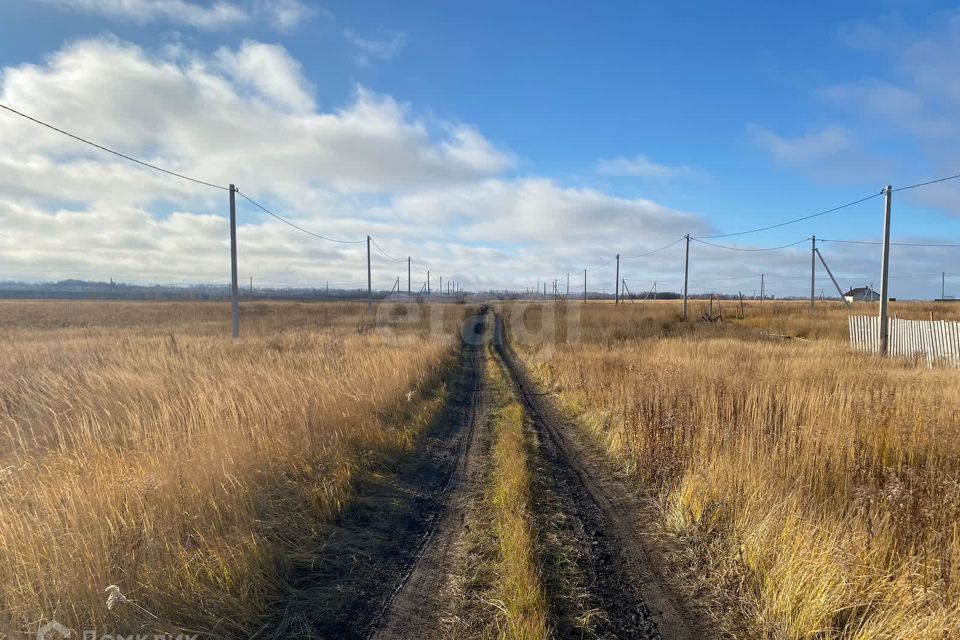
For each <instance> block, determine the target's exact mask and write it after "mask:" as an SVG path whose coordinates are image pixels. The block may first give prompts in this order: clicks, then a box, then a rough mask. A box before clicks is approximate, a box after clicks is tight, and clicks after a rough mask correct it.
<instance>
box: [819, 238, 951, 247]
mask: <svg viewBox="0 0 960 640" xmlns="http://www.w3.org/2000/svg"><path fill="white" fill-rule="evenodd" d="M817 240H818V242H839V243H841V244H870V245H882V244H883V242H882V241H880V240H834V239H832V238H818V239H817ZM890 246H891V247H960V244H946V243H923V242H891V243H890Z"/></svg>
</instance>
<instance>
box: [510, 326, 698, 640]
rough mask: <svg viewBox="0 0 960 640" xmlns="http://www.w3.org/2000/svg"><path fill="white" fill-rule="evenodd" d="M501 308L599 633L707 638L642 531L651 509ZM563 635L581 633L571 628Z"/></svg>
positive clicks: (518, 379) (513, 370)
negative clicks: (616, 472)
mask: <svg viewBox="0 0 960 640" xmlns="http://www.w3.org/2000/svg"><path fill="white" fill-rule="evenodd" d="M504 334H505V332H504V327H503V321H502V318H501V316H500V314H499V313H497V314H495V317H494V337H493V341H494V348H495V350H496V352H497V354H498V355H499V356H500V358H501V360H502V361H503V363H504V365H505V366H506V369H507V371H508V372H509V373H510V376H511V378H512V380H513V383H514V384H515V385H516V387H517V390H518V392H519V396H520V397H521V399H522V401H523V404H524V406H525V408H526V410H527V412H528V415H529V416H530V418H531V420H532V422H533V424H534V427H535V429H536V431H537V432H538V434H539V436H540V460H539V461H538V464H539V465H541V466H542V468H543V470H544V471H543V473H544V474H545V475H546V476H547V477H546V479H545V480H546V481H547V482H549V483H550V484H551V489H552V491H553V492H555V493H556V494H558V499H559V503H560V504H562V505H563V508H564V510H565V511H566V513H565V515H566V516H569V518H568V521H569V523H568V525H567V528H568V532H567V533H568V534H569V536H570V537H572V538H573V539H576V540H578V542H579V547H580V549H579V551H580V552H581V555H582V557H583V558H584V559H586V562H585V563H584V564H585V565H586V566H583V567H581V570H582V571H583V573H584V574H585V575H584V577H585V578H587V581H588V587H587V590H588V598H589V601H590V602H589V604H590V606H592V607H595V608H596V609H598V610H599V612H600V615H599V616H597V620H596V622H595V623H594V625H593V626H594V629H593V631H594V633H595V634H596V635H597V636H599V637H608V638H645V639H651V640H652V639H660V638H662V639H668V640H701V639H702V638H708V637H710V635H711V634H710V633H709V632H708V631H707V629H706V628H705V626H704V625H703V624H702V623H701V621H700V620H699V618H698V616H696V615H695V614H694V613H693V607H692V606H691V605H690V604H689V603H688V602H686V601H685V600H684V599H683V598H681V597H679V596H678V595H677V593H676V592H675V591H674V590H673V589H671V588H670V586H669V585H670V582H669V580H668V579H667V575H666V572H665V570H664V569H663V566H662V564H661V563H660V562H659V560H658V558H657V555H656V554H654V553H652V552H651V549H649V548H648V546H647V542H646V541H645V539H644V537H643V536H642V532H643V531H644V530H646V529H648V528H649V527H648V526H647V525H646V524H645V522H644V520H645V519H649V518H650V517H651V515H650V510H649V509H647V508H644V506H643V505H641V504H639V502H638V500H637V499H636V498H635V497H634V496H633V494H632V493H631V492H629V491H628V490H627V489H626V488H625V487H624V486H623V485H622V484H620V483H618V482H617V481H615V480H613V479H612V474H611V473H610V472H609V470H607V469H604V468H603V463H602V461H599V460H597V459H596V457H595V456H594V455H592V453H591V452H590V451H588V450H587V449H586V447H584V446H583V445H582V444H580V443H579V442H578V441H577V440H576V439H575V438H574V437H573V435H572V433H573V429H572V428H571V427H570V426H569V425H566V424H565V423H564V420H563V418H562V417H561V415H560V414H559V412H558V411H557V410H556V408H555V407H554V406H553V405H552V402H551V401H550V399H549V398H548V397H547V395H546V394H545V393H544V392H543V390H542V389H541V388H540V387H539V386H538V385H537V384H536V383H535V382H534V381H533V379H532V377H531V376H530V375H529V374H528V373H527V371H526V368H525V367H524V366H523V364H522V363H521V362H520V361H519V359H518V358H517V357H516V355H515V354H514V352H513V350H512V349H511V348H510V346H509V344H508V343H507V341H506V336H505V335H504ZM558 622H559V623H560V624H559V625H558V628H557V629H556V635H557V636H558V637H580V633H581V632H580V631H579V630H577V629H574V628H564V626H563V624H562V622H563V621H562V620H559V621H558Z"/></svg>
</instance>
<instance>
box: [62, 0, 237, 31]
mask: <svg viewBox="0 0 960 640" xmlns="http://www.w3.org/2000/svg"><path fill="white" fill-rule="evenodd" d="M43 1H44V2H47V3H48V4H53V5H56V6H58V7H60V8H62V9H67V10H70V11H82V12H86V13H96V14H100V15H104V16H107V17H110V18H118V19H122V20H129V21H131V22H135V23H137V24H149V23H151V22H159V21H163V22H171V23H174V24H182V25H186V26H190V27H196V28H198V29H223V28H227V27H233V26H236V25H238V24H243V23H245V22H247V21H248V20H249V19H250V14H249V12H248V11H247V10H246V9H245V8H243V7H241V6H239V5H237V4H235V3H232V2H226V1H223V0H218V1H217V2H214V3H212V4H199V3H196V2H188V1H187V0H43Z"/></svg>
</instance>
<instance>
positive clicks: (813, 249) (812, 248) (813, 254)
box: [810, 236, 817, 311]
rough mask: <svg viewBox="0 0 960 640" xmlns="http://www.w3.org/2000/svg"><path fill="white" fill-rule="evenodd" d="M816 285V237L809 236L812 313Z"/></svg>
mask: <svg viewBox="0 0 960 640" xmlns="http://www.w3.org/2000/svg"><path fill="white" fill-rule="evenodd" d="M816 285H817V236H810V311H813V305H814V295H815V289H816Z"/></svg>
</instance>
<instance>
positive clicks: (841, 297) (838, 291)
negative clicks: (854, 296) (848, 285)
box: [817, 249, 850, 309]
mask: <svg viewBox="0 0 960 640" xmlns="http://www.w3.org/2000/svg"><path fill="white" fill-rule="evenodd" d="M817 257H819V258H820V262H821V263H823V268H824V269H826V270H827V275H828V276H830V280H831V281H832V282H833V286H834V287H836V288H837V293H839V294H840V301H841V302H842V303H843V304H844V305H845V306H846V307H847V309H849V308H850V303H849V302H847V299H846V298H845V297H844V296H843V290H842V289H841V288H840V284H839V283H838V282H837V279H836V278H834V277H833V271H830V267H829V266H827V261H826V260H824V259H823V254H822V253H820V249H817ZM820 299H821V300H823V289H820Z"/></svg>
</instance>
